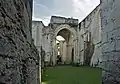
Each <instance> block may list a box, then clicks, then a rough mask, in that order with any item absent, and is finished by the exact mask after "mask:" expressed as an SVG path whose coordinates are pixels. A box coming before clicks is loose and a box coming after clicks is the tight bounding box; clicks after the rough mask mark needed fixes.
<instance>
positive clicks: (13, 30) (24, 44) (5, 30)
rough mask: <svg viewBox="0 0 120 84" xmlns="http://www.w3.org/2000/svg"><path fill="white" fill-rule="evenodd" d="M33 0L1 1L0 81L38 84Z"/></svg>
mask: <svg viewBox="0 0 120 84" xmlns="http://www.w3.org/2000/svg"><path fill="white" fill-rule="evenodd" d="M31 24H32V0H0V84H39V68H38V67H39V53H38V51H37V49H36V47H35V46H34V43H33V41H32V31H31V30H32V25H31Z"/></svg>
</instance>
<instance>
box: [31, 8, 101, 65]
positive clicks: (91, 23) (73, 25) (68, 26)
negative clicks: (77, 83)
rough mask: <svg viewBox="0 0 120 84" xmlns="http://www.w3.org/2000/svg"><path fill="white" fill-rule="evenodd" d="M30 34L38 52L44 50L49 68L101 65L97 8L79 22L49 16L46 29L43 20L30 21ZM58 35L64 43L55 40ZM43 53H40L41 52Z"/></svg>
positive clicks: (98, 11) (98, 13)
mask: <svg viewBox="0 0 120 84" xmlns="http://www.w3.org/2000/svg"><path fill="white" fill-rule="evenodd" d="M32 34H33V39H34V43H35V45H36V47H37V48H38V50H39V52H41V48H42V49H43V50H44V51H45V56H44V57H45V60H47V61H48V62H49V64H50V65H51V64H52V65H56V64H57V56H58V55H59V56H60V57H61V59H62V62H61V64H71V63H74V64H79V65H83V64H85V65H91V66H95V65H96V64H97V65H98V63H100V62H101V46H100V44H101V19H100V6H98V7H96V8H95V9H94V10H93V11H92V12H91V13H90V14H89V15H88V16H87V17H86V18H85V19H84V20H83V21H81V22H80V23H79V22H78V19H74V18H65V17H60V16H52V17H51V20H50V23H49V25H48V26H44V24H43V23H42V21H33V23H32ZM57 36H62V37H63V38H64V39H65V40H64V41H58V39H57V38H56V37H57ZM41 53H42V52H41Z"/></svg>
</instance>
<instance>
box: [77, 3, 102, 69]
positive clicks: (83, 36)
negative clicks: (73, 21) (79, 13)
mask: <svg viewBox="0 0 120 84" xmlns="http://www.w3.org/2000/svg"><path fill="white" fill-rule="evenodd" d="M78 35H79V43H80V44H79V48H80V49H79V52H80V59H81V61H80V63H81V64H86V63H87V62H88V63H87V64H90V65H91V66H93V67H95V66H97V65H99V63H100V62H101V61H102V54H101V19H100V5H98V6H97V7H96V8H95V9H94V10H93V11H92V12H91V13H90V14H89V15H88V16H87V17H86V18H85V19H84V20H83V21H81V22H80V23H79V34H78ZM98 61H99V62H98Z"/></svg>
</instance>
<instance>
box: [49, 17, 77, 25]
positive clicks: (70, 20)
mask: <svg viewBox="0 0 120 84" xmlns="http://www.w3.org/2000/svg"><path fill="white" fill-rule="evenodd" d="M50 23H51V24H63V23H64V24H74V25H78V19H73V18H65V17H60V16H52V17H51V20H50Z"/></svg>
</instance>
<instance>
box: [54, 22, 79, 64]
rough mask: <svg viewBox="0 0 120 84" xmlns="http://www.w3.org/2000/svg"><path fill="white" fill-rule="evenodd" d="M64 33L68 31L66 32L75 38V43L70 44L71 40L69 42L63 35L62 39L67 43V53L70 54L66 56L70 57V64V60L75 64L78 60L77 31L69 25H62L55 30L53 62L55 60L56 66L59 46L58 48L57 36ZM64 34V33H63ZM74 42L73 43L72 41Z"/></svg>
mask: <svg viewBox="0 0 120 84" xmlns="http://www.w3.org/2000/svg"><path fill="white" fill-rule="evenodd" d="M63 31H66V32H69V33H71V35H72V36H73V39H72V40H73V43H72V44H70V43H69V42H70V40H69V41H67V39H66V37H65V36H64V35H61V36H62V37H64V38H65V40H66V42H67V44H68V45H67V48H66V49H67V53H68V51H69V53H70V54H66V55H69V57H68V59H69V62H68V63H70V60H71V59H72V60H73V62H74V63H76V62H77V59H76V56H77V49H78V48H77V35H76V34H77V31H76V30H75V29H74V28H73V27H71V26H69V25H68V24H63V25H60V26H58V27H57V28H56V29H55V30H54V37H53V57H52V60H53V64H54V65H55V64H56V57H57V50H56V49H57V46H56V36H57V35H58V34H61V32H63ZM62 34H63V33H62ZM71 42H72V41H71ZM72 50H74V53H73V51H72ZM72 54H74V57H72V56H71V55H72Z"/></svg>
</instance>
